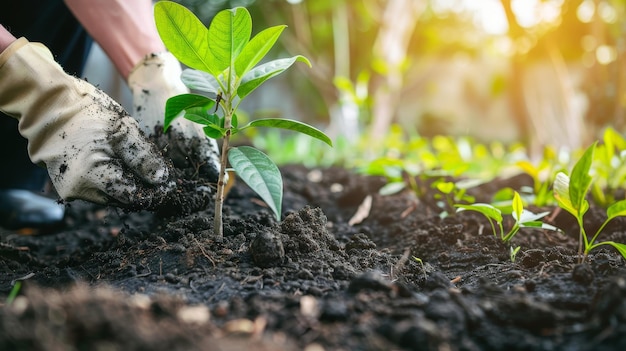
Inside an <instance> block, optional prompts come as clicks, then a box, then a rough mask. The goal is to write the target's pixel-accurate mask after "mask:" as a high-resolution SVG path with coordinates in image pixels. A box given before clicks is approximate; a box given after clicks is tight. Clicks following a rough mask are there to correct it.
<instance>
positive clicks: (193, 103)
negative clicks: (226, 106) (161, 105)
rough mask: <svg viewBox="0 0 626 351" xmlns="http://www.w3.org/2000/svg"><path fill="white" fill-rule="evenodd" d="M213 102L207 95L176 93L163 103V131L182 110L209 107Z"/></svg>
mask: <svg viewBox="0 0 626 351" xmlns="http://www.w3.org/2000/svg"><path fill="white" fill-rule="evenodd" d="M214 105H215V102H214V101H213V100H211V99H209V98H208V97H205V96H202V95H196V94H181V95H176V96H173V97H171V98H169V99H168V100H167V102H166V103H165V120H164V122H163V124H164V125H163V131H167V129H168V128H169V127H170V124H171V123H172V122H173V121H174V120H175V119H176V118H177V117H178V116H179V114H180V113H181V112H182V111H185V110H187V109H189V108H192V107H205V108H206V109H210V108H211V107H212V106H214Z"/></svg>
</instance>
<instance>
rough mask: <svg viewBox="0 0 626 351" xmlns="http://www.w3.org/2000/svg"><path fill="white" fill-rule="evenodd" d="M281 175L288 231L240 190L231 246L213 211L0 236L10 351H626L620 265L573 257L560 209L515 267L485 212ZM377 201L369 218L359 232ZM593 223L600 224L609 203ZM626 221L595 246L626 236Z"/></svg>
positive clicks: (4, 342) (87, 210) (364, 186)
mask: <svg viewBox="0 0 626 351" xmlns="http://www.w3.org/2000/svg"><path fill="white" fill-rule="evenodd" d="M281 171H282V172H283V178H284V183H285V196H284V203H283V208H284V212H283V216H282V221H280V222H277V221H276V219H275V217H274V216H273V214H272V213H271V211H270V210H269V209H268V208H266V207H265V206H264V204H263V202H262V201H261V200H260V199H259V198H258V197H257V196H256V195H255V194H254V193H253V192H252V191H251V190H250V189H249V188H247V187H246V186H245V185H244V184H243V183H242V182H237V183H236V184H235V185H234V187H233V188H232V189H231V191H230V193H229V194H228V198H227V201H226V204H225V209H224V214H225V218H224V219H225V221H224V222H225V223H224V238H223V240H215V238H214V237H213V228H212V226H213V206H212V203H210V201H209V202H207V203H206V204H202V205H200V206H199V207H196V209H193V210H189V211H183V212H178V213H172V214H170V215H167V216H166V215H164V214H163V213H159V214H155V213H153V212H148V211H143V212H132V213H128V212H125V211H120V210H117V209H114V208H104V207H99V206H95V205H92V204H88V203H84V202H73V203H70V204H69V205H68V209H67V211H68V216H67V220H66V224H65V227H64V228H62V229H60V230H58V231H56V232H55V233H51V234H49V235H45V236H24V235H20V234H18V233H15V232H12V231H8V230H0V238H1V243H0V273H1V274H0V292H1V293H2V296H0V301H6V296H8V294H9V293H10V292H11V289H12V287H13V283H14V282H15V281H16V280H21V281H23V288H22V290H21V291H20V294H19V296H18V297H17V298H16V299H15V300H14V301H13V302H12V303H10V304H9V303H5V304H4V305H3V306H2V307H0V349H2V350H5V349H6V350H31V349H40V350H57V349H85V350H86V349H102V348H108V349H112V350H146V349H149V350H196V349H197V350H206V349H211V350H213V349H215V350H232V349H246V350H302V349H305V348H306V347H313V346H316V347H321V348H318V349H325V350H335V349H344V350H391V349H393V350H413V349H425V350H431V349H432V350H442V349H448V350H487V349H494V350H500V349H511V350H521V349H545V350H574V349H575V350H616V349H624V348H626V279H625V278H624V277H626V274H625V273H626V269H625V265H624V259H623V258H622V257H621V256H620V255H619V254H618V253H617V252H615V251H614V250H613V249H611V248H601V249H598V250H597V251H594V252H592V254H591V255H590V256H589V258H588V263H586V264H584V265H579V264H578V257H577V254H576V251H577V247H578V238H577V236H576V235H577V232H578V231H577V228H576V227H575V220H574V219H573V218H571V216H569V215H568V214H567V213H564V212H563V211H561V212H558V211H555V209H554V208H546V209H542V210H548V211H551V215H550V218H552V219H553V220H552V221H551V224H554V225H556V226H558V227H559V228H562V229H563V230H564V231H565V233H554V232H548V231H538V230H522V231H521V232H520V233H518V234H517V236H516V237H515V238H514V239H513V245H520V246H521V250H520V252H519V253H518V254H517V259H516V261H515V262H511V260H510V251H509V250H510V247H509V246H507V245H505V244H503V243H502V242H501V241H499V240H498V239H496V238H494V236H493V235H492V234H491V233H490V230H489V225H488V223H487V222H486V221H485V219H484V218H482V217H481V216H480V215H478V214H475V213H472V212H461V213H459V214H456V215H454V216H449V217H447V218H445V219H441V218H440V217H439V215H438V210H437V208H436V206H433V205H432V204H429V203H427V202H419V201H418V202H416V200H415V197H414V196H412V195H411V194H409V193H401V194H396V195H393V196H380V195H378V189H379V188H380V187H381V186H382V185H383V184H384V182H383V181H382V180H381V179H380V178H377V177H366V176H361V175H356V174H354V173H352V172H349V171H347V170H344V169H339V168H330V169H306V168H304V167H300V166H287V167H283V168H282V169H281ZM523 181H524V180H523V179H521V180H520V179H519V178H516V179H509V180H497V181H494V182H492V183H491V184H488V185H485V186H483V187H481V188H480V189H477V190H476V191H477V193H476V194H475V195H477V196H483V197H485V196H488V195H489V194H490V193H493V191H495V190H497V189H499V188H501V187H503V186H512V187H513V188H518V187H519V186H520V184H521V183H523ZM197 185H198V183H197V182H196V183H195V184H194V182H190V183H189V187H188V188H186V187H185V186H182V187H180V188H181V191H180V196H181V197H180V198H181V199H185V197H186V196H187V195H193V196H197V192H196V187H197ZM194 194H195V195H194ZM367 196H371V198H372V208H371V211H370V213H369V215H367V216H366V217H365V218H364V219H363V220H362V221H361V222H360V223H353V222H352V224H351V222H350V219H351V218H352V216H353V215H354V214H355V213H356V212H357V209H358V207H359V205H361V203H362V202H363V200H364V199H365V198H366V197H367ZM194 201H195V200H194ZM190 208H191V207H190ZM198 208H199V209H198ZM587 219H588V220H589V225H590V226H594V225H596V224H598V223H600V222H601V221H603V220H604V218H603V210H602V209H599V208H596V207H593V206H592V208H591V209H590V211H589V215H588V217H587ZM624 224H625V221H624V220H623V219H616V220H615V221H614V222H612V223H611V225H609V226H608V227H607V229H606V233H604V234H602V236H601V239H602V240H614V241H617V242H626V231H625V230H624V229H623V228H625V226H624ZM505 225H510V223H505ZM414 257H417V258H419V259H420V260H421V262H418V260H415V259H414Z"/></svg>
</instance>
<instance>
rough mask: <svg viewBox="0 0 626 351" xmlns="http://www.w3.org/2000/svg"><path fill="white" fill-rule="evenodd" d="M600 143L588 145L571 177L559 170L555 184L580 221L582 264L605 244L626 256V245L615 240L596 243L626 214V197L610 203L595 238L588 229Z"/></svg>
mask: <svg viewBox="0 0 626 351" xmlns="http://www.w3.org/2000/svg"><path fill="white" fill-rule="evenodd" d="M596 144H597V142H596V143H593V144H592V145H591V146H590V147H588V148H587V150H586V151H585V153H584V154H583V156H582V157H581V158H580V159H579V160H578V162H576V164H575V165H574V168H573V169H572V172H571V175H570V176H567V175H566V174H565V173H563V172H559V173H557V175H556V179H555V180H554V186H553V189H554V197H555V198H556V201H557V203H558V205H559V207H561V208H562V209H564V210H566V211H567V212H569V213H570V214H571V215H572V216H574V218H576V221H577V222H578V226H579V228H580V231H579V236H578V255H579V257H580V259H579V262H580V263H583V262H585V260H586V258H587V255H588V254H589V252H590V251H591V250H593V249H595V248H597V247H599V246H602V245H610V246H613V247H614V248H615V249H617V251H618V252H619V253H620V254H621V255H622V257H624V258H626V245H624V244H620V243H616V242H613V241H603V242H599V243H596V239H597V238H598V235H600V233H601V232H602V230H603V229H604V228H605V227H606V225H607V224H608V223H609V222H610V221H611V220H613V219H614V218H616V217H621V216H626V200H621V201H618V202H615V203H613V204H612V205H611V206H609V208H608V209H607V211H606V212H607V219H606V220H605V221H604V223H602V225H601V226H600V228H599V229H598V230H597V231H596V232H595V234H594V235H593V237H592V238H591V240H589V238H588V236H587V232H586V231H585V226H584V220H583V219H584V216H585V213H586V212H587V210H589V202H588V201H587V195H588V193H589V190H590V188H591V185H592V183H593V179H592V177H591V176H590V170H591V164H592V162H593V156H594V151H595V149H596Z"/></svg>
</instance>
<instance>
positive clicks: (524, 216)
mask: <svg viewBox="0 0 626 351" xmlns="http://www.w3.org/2000/svg"><path fill="white" fill-rule="evenodd" d="M548 214H550V212H548V211H546V212H540V213H533V212H531V211H528V210H522V213H520V215H519V217H518V218H516V220H517V221H518V222H519V223H520V224H526V223H528V222H535V221H538V220H540V219H541V218H543V217H545V216H547V215H548Z"/></svg>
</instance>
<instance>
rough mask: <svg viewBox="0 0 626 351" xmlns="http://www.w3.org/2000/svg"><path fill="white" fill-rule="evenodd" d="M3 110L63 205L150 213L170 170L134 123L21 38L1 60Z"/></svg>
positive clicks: (0, 104) (0, 103)
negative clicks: (75, 202)
mask: <svg viewBox="0 0 626 351" xmlns="http://www.w3.org/2000/svg"><path fill="white" fill-rule="evenodd" d="M0 110H2V111H3V112H5V113H7V114H8V115H11V116H14V117H15V118H17V119H18V120H19V131H20V133H21V134H22V135H23V136H24V137H25V138H26V139H28V152H29V155H30V158H31V160H32V161H33V162H35V163H43V164H45V166H46V167H47V169H48V172H49V174H50V176H51V180H52V182H53V184H54V186H55V188H56V190H57V192H58V193H59V195H60V196H61V197H62V198H63V199H66V200H72V199H84V200H87V201H91V202H95V203H99V204H113V205H117V206H123V207H150V205H151V201H152V199H153V196H157V195H158V194H159V193H161V194H162V192H163V191H164V190H165V188H164V187H165V185H164V183H165V182H166V181H167V179H168V177H169V169H168V166H167V163H166V161H165V159H164V158H163V157H162V156H161V155H160V153H159V152H158V150H157V149H156V147H155V146H154V145H153V144H152V143H150V142H149V141H147V140H146V139H145V138H144V136H143V134H142V133H141V131H140V129H139V127H138V125H137V122H136V121H135V120H134V119H133V118H132V117H131V116H129V115H128V114H127V113H126V112H125V111H124V110H123V109H122V107H121V106H120V105H119V104H117V103H116V102H115V101H113V100H112V99H111V98H110V97H109V96H107V95H106V94H104V93H103V92H102V91H100V90H98V89H97V88H95V87H94V86H93V85H91V84H89V83H87V82H85V81H83V80H80V79H77V78H75V77H72V76H70V75H68V74H66V73H65V72H64V71H63V69H62V68H61V66H59V65H58V64H57V63H56V62H55V61H54V59H53V57H52V54H51V53H50V51H49V50H48V49H47V48H46V47H45V46H43V45H41V44H38V43H30V42H28V41H27V40H26V39H25V38H20V39H18V40H17V41H16V42H14V43H12V44H11V45H10V46H9V47H8V48H7V49H6V50H5V51H4V52H2V54H0Z"/></svg>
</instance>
